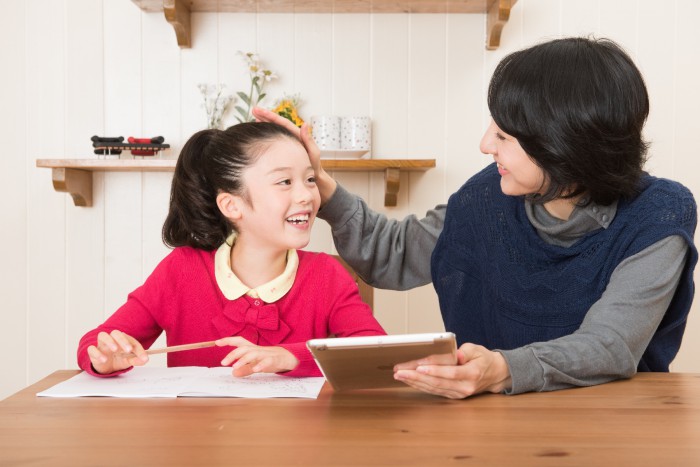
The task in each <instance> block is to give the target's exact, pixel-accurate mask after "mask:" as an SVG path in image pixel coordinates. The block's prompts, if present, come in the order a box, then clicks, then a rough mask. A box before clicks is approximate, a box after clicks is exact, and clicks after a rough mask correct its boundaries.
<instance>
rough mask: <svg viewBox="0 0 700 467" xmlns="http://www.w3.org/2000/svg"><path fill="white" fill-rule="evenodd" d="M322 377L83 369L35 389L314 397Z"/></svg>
mask: <svg viewBox="0 0 700 467" xmlns="http://www.w3.org/2000/svg"><path fill="white" fill-rule="evenodd" d="M324 382H325V379H324V378H322V377H311V378H290V377H287V376H280V375H276V374H271V373H257V374H253V375H250V376H246V377H244V378H237V377H235V376H233V375H232V374H231V368H230V367H218V368H205V367H194V366H188V367H173V368H155V367H154V368H151V367H135V368H133V369H132V370H131V371H128V372H126V373H124V374H121V375H119V376H115V377H112V378H98V377H95V376H92V375H89V374H87V373H85V372H82V373H79V374H77V375H75V376H73V377H72V378H70V379H68V380H66V381H63V382H61V383H58V384H57V385H55V386H53V387H51V388H49V389H47V390H45V391H42V392H39V393H37V396H43V397H87V396H103V397H132V398H139V397H140V398H145V397H247V398H254V399H263V398H269V397H300V398H307V399H316V398H317V397H318V394H319V393H320V392H321V387H323V383H324Z"/></svg>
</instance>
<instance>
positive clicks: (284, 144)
mask: <svg viewBox="0 0 700 467" xmlns="http://www.w3.org/2000/svg"><path fill="white" fill-rule="evenodd" d="M299 166H303V167H307V166H309V167H310V166H311V162H310V160H309V155H308V154H307V153H306V150H305V149H304V146H302V144H301V143H300V142H298V141H294V140H291V139H289V138H279V139H276V140H274V141H271V142H269V143H268V144H267V145H266V147H265V148H263V149H262V151H261V152H260V154H259V156H258V157H257V158H256V160H255V161H254V162H253V164H251V168H252V167H260V168H271V167H299Z"/></svg>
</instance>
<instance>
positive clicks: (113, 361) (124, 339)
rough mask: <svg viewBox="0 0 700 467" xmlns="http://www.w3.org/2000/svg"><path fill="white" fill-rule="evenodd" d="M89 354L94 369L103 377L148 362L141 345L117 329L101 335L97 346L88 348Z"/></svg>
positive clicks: (98, 337) (98, 336)
mask: <svg viewBox="0 0 700 467" xmlns="http://www.w3.org/2000/svg"><path fill="white" fill-rule="evenodd" d="M87 352H88V355H89V356H90V362H91V363H92V367H93V368H94V369H95V371H96V372H97V373H100V374H103V375H106V374H109V373H114V372H115V371H120V370H125V369H126V368H130V367H132V366H142V365H145V364H146V363H147V362H148V355H147V354H146V351H145V350H144V349H143V346H141V343H140V342H139V341H137V340H136V339H134V338H133V337H131V336H130V335H128V334H124V333H123V332H121V331H118V330H116V329H115V330H114V331H112V332H110V333H109V334H107V333H106V332H101V333H99V334H98V335H97V345H96V346H95V345H91V346H90V347H88V349H87Z"/></svg>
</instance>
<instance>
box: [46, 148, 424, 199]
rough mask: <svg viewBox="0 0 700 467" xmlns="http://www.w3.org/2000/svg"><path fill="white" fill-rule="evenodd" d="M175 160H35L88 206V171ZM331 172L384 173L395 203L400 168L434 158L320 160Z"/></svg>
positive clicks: (158, 166) (146, 168)
mask: <svg viewBox="0 0 700 467" xmlns="http://www.w3.org/2000/svg"><path fill="white" fill-rule="evenodd" d="M176 162H177V161H176V160H175V159H37V161H36V166H37V167H44V168H49V169H51V171H52V174H51V178H52V181H53V187H54V189H55V190H56V191H60V192H65V193H70V195H71V196H72V197H73V204H75V205H76V206H85V207H89V206H92V172H172V171H173V170H175V163H176ZM321 165H322V166H323V168H324V169H326V170H328V171H334V172H384V189H385V191H384V206H396V202H397V195H398V192H399V179H400V175H401V172H402V171H426V170H428V169H431V168H433V167H435V159H322V160H321Z"/></svg>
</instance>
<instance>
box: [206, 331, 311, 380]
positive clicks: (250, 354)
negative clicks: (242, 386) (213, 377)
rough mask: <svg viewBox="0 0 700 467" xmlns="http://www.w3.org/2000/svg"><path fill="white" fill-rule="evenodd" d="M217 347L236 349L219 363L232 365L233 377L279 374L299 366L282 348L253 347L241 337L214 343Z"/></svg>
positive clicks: (287, 351)
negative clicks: (228, 346)
mask: <svg viewBox="0 0 700 467" xmlns="http://www.w3.org/2000/svg"><path fill="white" fill-rule="evenodd" d="M216 345H217V346H219V347H223V346H227V345H230V346H232V347H236V349H235V350H234V351H232V352H230V353H229V354H228V355H226V357H224V359H223V360H222V361H221V365H222V366H229V365H231V363H233V376H238V377H242V376H248V375H251V374H253V373H281V372H283V371H290V370H293V369H294V368H296V367H297V365H299V360H297V358H296V357H295V356H294V355H293V354H292V353H291V352H290V351H289V350H287V349H285V348H283V347H265V346H261V345H255V344H253V343H251V342H249V341H248V340H246V339H244V338H242V337H225V338H223V339H219V340H217V341H216Z"/></svg>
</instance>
